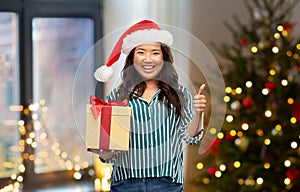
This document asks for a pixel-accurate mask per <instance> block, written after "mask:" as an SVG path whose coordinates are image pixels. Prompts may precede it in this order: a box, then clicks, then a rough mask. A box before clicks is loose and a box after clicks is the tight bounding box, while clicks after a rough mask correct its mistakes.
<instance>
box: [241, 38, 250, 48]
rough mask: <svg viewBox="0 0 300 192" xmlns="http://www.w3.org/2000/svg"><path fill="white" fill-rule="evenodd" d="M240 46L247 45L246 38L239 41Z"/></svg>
mask: <svg viewBox="0 0 300 192" xmlns="http://www.w3.org/2000/svg"><path fill="white" fill-rule="evenodd" d="M240 44H241V45H243V46H245V45H247V44H248V40H247V39H246V38H242V39H241V40H240Z"/></svg>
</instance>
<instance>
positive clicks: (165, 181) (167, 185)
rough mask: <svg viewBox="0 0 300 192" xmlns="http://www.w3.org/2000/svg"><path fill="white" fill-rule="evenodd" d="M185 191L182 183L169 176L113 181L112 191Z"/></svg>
mask: <svg viewBox="0 0 300 192" xmlns="http://www.w3.org/2000/svg"><path fill="white" fill-rule="evenodd" d="M124 191H125V192H126V191H128V192H169V191H170V192H183V184H182V183H174V182H172V180H171V178H169V177H154V178H132V179H126V180H122V181H116V182H115V181H113V182H112V183H111V192H124Z"/></svg>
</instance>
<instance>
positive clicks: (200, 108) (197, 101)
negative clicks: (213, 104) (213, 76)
mask: <svg viewBox="0 0 300 192" xmlns="http://www.w3.org/2000/svg"><path fill="white" fill-rule="evenodd" d="M204 88H205V84H202V85H201V86H200V88H199V91H198V93H197V95H195V96H194V109H195V112H196V113H198V114H201V113H202V112H204V110H205V107H206V98H205V95H203V94H202V92H203V90H204Z"/></svg>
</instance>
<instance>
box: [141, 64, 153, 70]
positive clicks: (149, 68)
mask: <svg viewBox="0 0 300 192" xmlns="http://www.w3.org/2000/svg"><path fill="white" fill-rule="evenodd" d="M142 68H143V69H145V70H151V69H154V65H142Z"/></svg>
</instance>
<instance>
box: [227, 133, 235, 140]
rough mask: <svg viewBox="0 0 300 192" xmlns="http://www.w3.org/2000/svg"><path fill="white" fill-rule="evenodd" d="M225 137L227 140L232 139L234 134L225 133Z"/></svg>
mask: <svg viewBox="0 0 300 192" xmlns="http://www.w3.org/2000/svg"><path fill="white" fill-rule="evenodd" d="M225 139H226V140H229V141H232V140H234V139H235V136H232V135H230V134H229V133H226V134H225Z"/></svg>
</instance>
